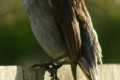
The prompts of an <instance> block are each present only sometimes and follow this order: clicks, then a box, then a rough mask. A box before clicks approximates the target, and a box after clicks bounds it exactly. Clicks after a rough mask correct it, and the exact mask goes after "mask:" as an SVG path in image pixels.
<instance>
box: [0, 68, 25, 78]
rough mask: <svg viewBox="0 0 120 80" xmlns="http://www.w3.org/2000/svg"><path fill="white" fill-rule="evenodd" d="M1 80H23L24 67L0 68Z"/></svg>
mask: <svg viewBox="0 0 120 80" xmlns="http://www.w3.org/2000/svg"><path fill="white" fill-rule="evenodd" d="M0 80H23V73H22V67H20V66H0Z"/></svg>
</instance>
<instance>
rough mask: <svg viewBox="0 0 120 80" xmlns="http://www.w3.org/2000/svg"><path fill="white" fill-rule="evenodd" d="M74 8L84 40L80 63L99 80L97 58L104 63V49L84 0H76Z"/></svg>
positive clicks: (90, 74) (92, 77) (95, 79)
mask: <svg viewBox="0 0 120 80" xmlns="http://www.w3.org/2000/svg"><path fill="white" fill-rule="evenodd" d="M74 9H75V11H76V16H77V20H78V22H79V24H80V31H81V41H82V56H81V58H80V62H79V64H80V66H81V67H82V69H83V70H84V71H85V72H86V73H87V74H88V75H89V77H91V80H98V72H97V60H98V61H99V62H100V63H102V60H101V58H102V50H101V47H100V45H99V41H98V37H97V33H96V32H95V30H94V28H93V25H92V21H91V18H90V15H89V13H88V10H87V8H86V6H85V3H84V0H76V5H75V7H74Z"/></svg>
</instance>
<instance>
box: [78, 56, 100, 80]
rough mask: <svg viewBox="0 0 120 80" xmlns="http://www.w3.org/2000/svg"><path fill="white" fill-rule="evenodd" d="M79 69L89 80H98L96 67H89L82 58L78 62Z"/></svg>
mask: <svg viewBox="0 0 120 80" xmlns="http://www.w3.org/2000/svg"><path fill="white" fill-rule="evenodd" d="M78 64H79V67H80V68H81V69H82V71H83V73H84V74H85V76H86V77H87V78H88V79H89V80H98V70H97V65H94V66H90V65H89V64H88V62H87V60H85V59H84V58H82V59H81V60H79V62H78Z"/></svg>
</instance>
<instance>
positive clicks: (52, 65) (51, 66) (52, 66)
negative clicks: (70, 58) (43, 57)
mask: <svg viewBox="0 0 120 80" xmlns="http://www.w3.org/2000/svg"><path fill="white" fill-rule="evenodd" d="M65 57H67V55H63V56H60V57H58V58H56V59H54V60H52V61H50V62H45V63H41V64H34V65H32V66H31V67H30V68H36V67H45V68H46V69H47V70H48V71H49V72H50V73H51V77H52V80H59V79H58V77H57V69H58V68H60V67H61V66H62V65H63V64H64V63H65V61H63V62H59V60H61V59H63V58H65Z"/></svg>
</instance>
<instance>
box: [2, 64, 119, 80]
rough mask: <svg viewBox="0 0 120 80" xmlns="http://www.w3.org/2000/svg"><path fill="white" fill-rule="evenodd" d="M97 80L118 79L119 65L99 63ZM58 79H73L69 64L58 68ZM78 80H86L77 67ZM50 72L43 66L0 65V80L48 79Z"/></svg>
mask: <svg viewBox="0 0 120 80" xmlns="http://www.w3.org/2000/svg"><path fill="white" fill-rule="evenodd" d="M98 69H99V80H120V65H119V64H105V65H99V66H98ZM58 77H59V79H60V80H73V77H72V72H71V68H70V66H69V65H63V66H62V67H61V68H60V69H58ZM77 78H78V80H87V79H86V78H85V76H84V74H83V73H82V71H81V69H80V68H79V67H77ZM50 79H51V78H50V73H49V72H48V71H46V69H45V68H36V69H24V70H22V67H20V66H0V80H50Z"/></svg>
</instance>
